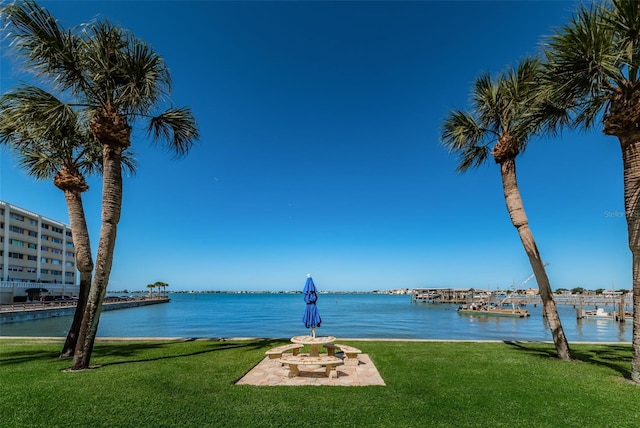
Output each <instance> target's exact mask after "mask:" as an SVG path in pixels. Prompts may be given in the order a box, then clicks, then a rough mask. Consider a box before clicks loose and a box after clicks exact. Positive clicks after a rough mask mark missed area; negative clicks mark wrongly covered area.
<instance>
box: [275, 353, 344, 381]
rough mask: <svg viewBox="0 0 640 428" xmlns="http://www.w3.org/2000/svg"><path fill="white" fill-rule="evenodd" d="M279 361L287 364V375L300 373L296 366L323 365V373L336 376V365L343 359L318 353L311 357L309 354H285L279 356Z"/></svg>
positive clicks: (291, 375) (329, 376)
mask: <svg viewBox="0 0 640 428" xmlns="http://www.w3.org/2000/svg"><path fill="white" fill-rule="evenodd" d="M280 362H281V363H282V364H285V365H287V366H289V377H295V376H298V375H299V374H300V370H299V369H298V366H322V367H325V368H326V370H325V374H326V375H327V377H328V378H334V377H335V378H337V377H338V371H337V370H336V366H338V365H340V364H343V361H342V360H341V359H340V358H338V357H335V356H330V355H319V356H317V357H311V356H309V355H306V354H304V355H287V356H283V357H282V358H280Z"/></svg>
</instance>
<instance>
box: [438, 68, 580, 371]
mask: <svg viewBox="0 0 640 428" xmlns="http://www.w3.org/2000/svg"><path fill="white" fill-rule="evenodd" d="M539 70H540V64H539V62H538V61H537V60H535V59H531V58H528V59H525V60H523V61H521V62H520V64H519V65H518V67H517V69H515V70H514V69H509V70H507V71H506V72H504V73H502V74H501V75H500V76H499V77H498V78H497V79H495V80H493V79H492V78H491V76H490V75H489V74H488V73H484V74H482V75H481V76H480V77H478V78H477V79H476V81H475V85H474V88H473V111H472V112H471V113H470V112H464V111H460V110H457V109H456V110H453V111H452V112H451V113H449V115H448V116H447V118H446V119H445V120H444V123H443V125H442V136H441V140H442V143H443V145H444V146H445V147H446V148H447V149H449V151H450V152H453V153H455V154H457V155H458V156H459V158H460V164H459V165H458V171H459V172H465V171H467V170H468V169H469V168H472V167H478V166H480V165H482V164H483V163H485V162H486V161H487V160H488V159H489V155H490V154H491V156H492V157H493V159H494V161H495V162H496V163H497V164H498V165H499V166H500V174H501V177H502V186H503V190H504V198H505V202H506V205H507V210H508V212H509V216H510V217H511V222H512V224H513V226H514V227H515V228H516V229H517V230H518V235H519V236H520V240H521V241H522V245H523V246H524V250H525V252H526V253H527V256H528V258H529V263H530V264H531V267H532V268H533V272H534V274H535V277H536V281H537V283H538V288H539V290H540V297H541V298H542V303H543V307H544V314H545V316H546V317H547V320H548V322H549V327H550V329H551V333H552V336H553V341H554V343H555V347H556V351H557V353H558V358H560V359H562V360H570V359H571V350H570V348H569V343H568V341H567V338H566V337H565V335H564V330H563V328H562V324H561V322H560V318H559V316H558V311H557V309H556V305H555V302H554V300H553V293H552V291H551V286H550V285H549V278H548V277H547V273H546V270H545V268H544V264H543V262H542V259H541V257H540V253H539V251H538V248H537V246H536V242H535V240H534V238H533V234H532V232H531V229H530V228H529V221H528V220H527V216H526V214H525V211H524V205H523V203H522V198H521V196H520V190H519V188H518V183H517V180H516V157H517V156H518V155H519V154H521V153H522V152H523V151H524V150H525V148H526V146H527V144H528V142H529V140H530V138H531V137H532V136H533V135H535V134H536V132H537V131H538V129H539V124H538V123H537V122H536V121H535V120H532V118H533V117H534V115H533V114H532V111H531V108H532V106H535V105H536V104H535V103H537V102H542V100H539V99H538V98H537V97H536V84H537V83H538V82H537V81H538V75H539Z"/></svg>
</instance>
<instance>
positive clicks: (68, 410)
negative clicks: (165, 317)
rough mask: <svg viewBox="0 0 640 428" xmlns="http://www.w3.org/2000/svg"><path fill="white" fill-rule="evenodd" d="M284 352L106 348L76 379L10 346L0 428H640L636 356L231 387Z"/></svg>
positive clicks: (478, 359)
mask: <svg viewBox="0 0 640 428" xmlns="http://www.w3.org/2000/svg"><path fill="white" fill-rule="evenodd" d="M276 344H280V343H278V342H273V341H266V340H265V341H214V340H211V341H210V340H198V341H158V342H143V341H139V342H115V341H114V342H99V343H97V344H96V347H95V351H94V358H93V360H92V362H93V363H94V364H96V365H100V368H98V369H95V370H89V371H84V372H75V373H72V372H66V371H65V369H66V368H67V367H68V366H69V365H70V361H68V360H59V359H58V358H57V353H58V351H59V348H60V346H61V345H60V343H56V342H46V341H34V340H30V341H28V342H27V341H25V340H16V339H5V340H0V362H1V365H0V426H2V427H3V428H9V427H176V426H193V427H227V426H228V427H267V426H273V427H285V426H292V427H293V426H295V427H307V426H309V427H311V426H313V427H320V426H324V427H334V426H339V425H340V426H345V427H438V426H439V427H465V426H467V427H572V426H573V427H581V428H585V427H614V426H615V427H638V426H640V387H638V386H635V385H633V384H630V383H629V382H628V381H627V379H628V377H629V366H630V358H631V347H630V346H627V345H574V346H573V350H574V352H575V354H576V356H577V357H578V358H579V361H577V362H572V363H565V362H560V361H558V360H556V359H553V358H550V355H553V346H552V345H549V344H541V343H516V344H507V343H446V342H445V343H441V342H357V343H353V344H354V345H355V346H357V347H358V348H360V349H362V350H363V352H365V353H367V354H369V355H370V356H371V359H372V360H373V362H374V363H375V364H376V366H377V367H378V370H379V371H380V374H381V375H382V377H383V378H384V380H385V382H386V384H387V385H386V386H369V387H332V386H305V387H287V386H283V387H265V386H262V387H256V386H235V385H234V382H235V381H236V380H238V379H239V378H240V377H242V376H243V375H244V373H245V372H247V371H248V370H249V369H250V368H251V367H252V366H253V365H255V364H256V363H258V361H260V360H261V359H262V357H263V355H264V351H265V350H267V349H268V348H270V347H272V346H275V345H276Z"/></svg>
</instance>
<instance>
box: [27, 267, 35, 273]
mask: <svg viewBox="0 0 640 428" xmlns="http://www.w3.org/2000/svg"><path fill="white" fill-rule="evenodd" d="M27 272H28V273H36V268H34V267H28V268H27Z"/></svg>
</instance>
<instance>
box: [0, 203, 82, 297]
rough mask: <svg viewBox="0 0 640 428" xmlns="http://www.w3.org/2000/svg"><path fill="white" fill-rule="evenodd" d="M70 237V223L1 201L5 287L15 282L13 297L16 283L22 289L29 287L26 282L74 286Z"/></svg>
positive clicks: (0, 272) (0, 278)
mask: <svg viewBox="0 0 640 428" xmlns="http://www.w3.org/2000/svg"><path fill="white" fill-rule="evenodd" d="M71 236H72V235H71V226H69V225H66V224H64V223H61V222H59V221H55V220H51V219H49V218H47V217H44V216H42V215H39V214H36V213H33V212H31V211H28V210H25V209H23V208H20V207H16V206H15V205H11V204H9V203H7V202H4V201H0V282H1V283H2V288H3V289H4V288H7V286H8V284H7V283H13V284H12V286H11V287H12V288H13V289H14V292H12V294H13V295H14V296H15V295H16V294H15V288H16V286H15V283H18V284H19V287H18V288H20V289H23V288H26V287H27V284H26V283H29V284H33V283H37V284H47V285H49V284H50V285H52V286H53V285H54V284H59V285H60V286H61V287H62V289H64V287H65V286H70V287H68V288H69V289H72V288H74V286H76V285H77V281H78V273H77V270H76V259H75V249H74V247H73V240H72V239H71ZM20 283H25V284H20ZM47 288H55V289H58V288H60V287H50V286H49V287H47ZM2 291H4V290H2ZM5 297H6V296H5ZM2 300H6V299H2Z"/></svg>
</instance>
